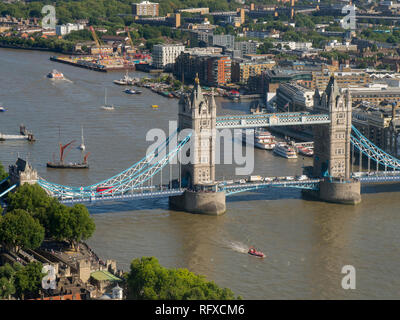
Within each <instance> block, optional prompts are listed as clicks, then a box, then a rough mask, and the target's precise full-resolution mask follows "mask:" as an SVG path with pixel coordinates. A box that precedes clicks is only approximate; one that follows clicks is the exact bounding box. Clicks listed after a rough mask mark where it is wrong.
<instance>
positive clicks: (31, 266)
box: [14, 262, 46, 299]
mask: <svg viewBox="0 0 400 320" xmlns="http://www.w3.org/2000/svg"><path fill="white" fill-rule="evenodd" d="M14 269H15V270H16V272H15V281H14V285H15V291H16V294H17V296H18V297H19V298H20V299H24V297H25V296H26V295H30V296H32V297H35V296H37V295H38V294H39V290H40V288H41V284H42V278H43V277H44V276H45V275H46V274H45V273H42V269H43V265H42V264H41V263H40V262H30V263H28V264H27V265H26V266H25V267H22V266H21V265H19V264H15V265H14Z"/></svg>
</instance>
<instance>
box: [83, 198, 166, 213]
mask: <svg viewBox="0 0 400 320" xmlns="http://www.w3.org/2000/svg"><path fill="white" fill-rule="evenodd" d="M85 205H86V206H87V208H88V210H89V212H90V214H102V213H108V212H125V211H140V210H154V209H164V210H168V208H169V207H168V199H167V198H161V199H145V200H127V201H112V202H100V201H99V202H97V203H93V204H90V203H89V204H87V203H85Z"/></svg>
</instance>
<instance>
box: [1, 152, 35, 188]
mask: <svg viewBox="0 0 400 320" xmlns="http://www.w3.org/2000/svg"><path fill="white" fill-rule="evenodd" d="M8 175H9V177H10V184H11V185H14V184H18V185H20V186H22V185H23V184H25V183H28V184H35V183H36V182H37V181H38V174H37V171H36V170H35V169H33V168H32V166H31V165H30V164H29V163H28V162H27V161H26V160H24V159H21V158H18V159H17V161H16V163H15V164H13V165H10V166H9V168H8Z"/></svg>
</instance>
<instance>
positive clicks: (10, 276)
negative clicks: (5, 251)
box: [0, 263, 15, 299]
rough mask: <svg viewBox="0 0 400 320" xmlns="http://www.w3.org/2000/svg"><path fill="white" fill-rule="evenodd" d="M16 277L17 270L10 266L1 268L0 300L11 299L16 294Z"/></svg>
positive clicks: (6, 265)
mask: <svg viewBox="0 0 400 320" xmlns="http://www.w3.org/2000/svg"><path fill="white" fill-rule="evenodd" d="M14 276H15V270H14V269H13V267H12V266H11V265H10V264H8V263H6V264H5V265H4V266H2V267H0V299H9V297H10V296H11V295H12V294H14V293H15V286H14Z"/></svg>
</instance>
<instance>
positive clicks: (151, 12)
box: [132, 1, 159, 17]
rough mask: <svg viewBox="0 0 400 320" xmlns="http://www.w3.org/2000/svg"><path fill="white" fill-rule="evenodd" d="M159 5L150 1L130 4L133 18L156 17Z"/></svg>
mask: <svg viewBox="0 0 400 320" xmlns="http://www.w3.org/2000/svg"><path fill="white" fill-rule="evenodd" d="M158 9H159V4H158V3H154V2H150V1H142V2H140V3H132V13H133V15H135V16H152V17H157V16H158Z"/></svg>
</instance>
